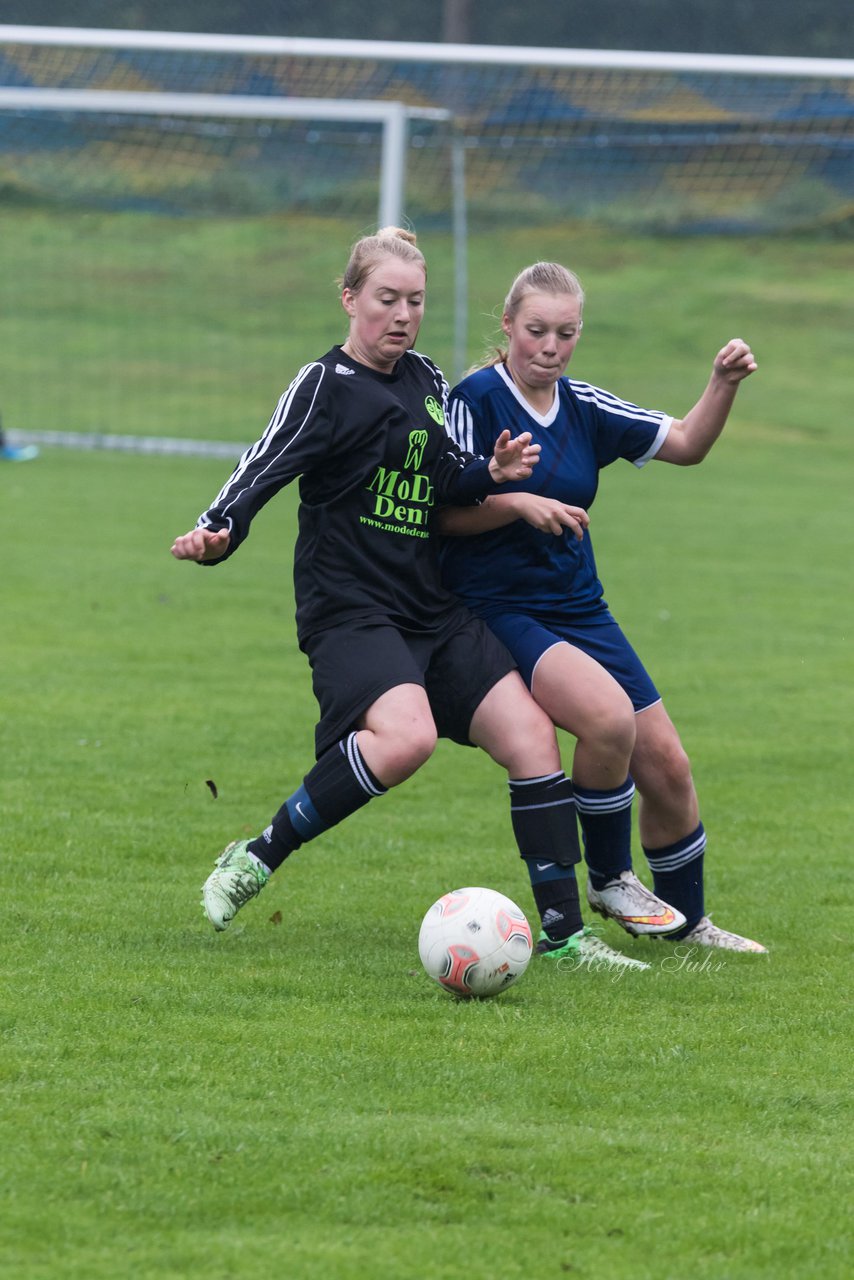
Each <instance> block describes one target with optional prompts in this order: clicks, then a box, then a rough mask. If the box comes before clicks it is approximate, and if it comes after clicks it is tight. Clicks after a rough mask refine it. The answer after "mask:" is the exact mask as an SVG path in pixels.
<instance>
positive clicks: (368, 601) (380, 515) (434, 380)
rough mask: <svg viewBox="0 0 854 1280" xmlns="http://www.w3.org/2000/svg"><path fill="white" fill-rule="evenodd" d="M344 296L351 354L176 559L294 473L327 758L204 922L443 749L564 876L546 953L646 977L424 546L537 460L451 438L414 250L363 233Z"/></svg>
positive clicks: (326, 371)
mask: <svg viewBox="0 0 854 1280" xmlns="http://www.w3.org/2000/svg"><path fill="white" fill-rule="evenodd" d="M342 285H343V287H342V291H341V302H342V305H343V307H344V310H345V312H346V313H347V316H348V318H349V335H348V337H347V340H346V341H345V342H344V343H343V345H341V346H336V347H333V348H332V350H331V351H329V352H328V353H327V354H326V355H324V356H322V357H321V358H320V359H319V360H315V361H313V362H311V363H310V364H308V365H306V366H305V367H304V368H302V369H301V370H300V372H299V373H298V374H297V376H296V378H295V379H294V381H293V382H292V383H291V385H290V387H289V388H288V389H287V391H286V392H285V394H284V395H283V396H282V398H281V400H280V401H279V404H278V407H277V408H276V411H275V413H274V414H273V417H272V420H271V421H270V424H269V426H268V427H267V430H266V431H265V433H264V435H263V436H262V437H261V439H260V440H258V441H257V443H256V444H254V445H253V446H252V447H251V448H250V449H248V450H247V451H246V453H245V454H244V455H243V457H242V458H241V459H240V461H239V463H238V465H237V467H236V469H235V471H234V472H233V474H232V476H231V477H230V479H229V480H228V481H227V482H226V484H225V486H224V487H223V489H222V490H221V492H220V493H219V495H218V496H217V497H216V499H215V500H214V502H213V503H212V505H211V506H210V508H209V509H208V510H207V511H206V512H204V513H203V515H202V516H201V517H200V518H199V521H198V523H197V525H196V527H195V528H194V529H192V530H190V532H189V533H186V534H184V535H183V536H182V537H179V538H177V539H176V540H175V543H174V545H173V547H172V554H173V555H174V556H176V558H178V559H181V560H195V561H198V562H200V563H202V564H219V563H221V562H222V561H223V560H225V559H226V558H227V557H228V556H230V555H232V554H233V553H234V551H236V550H237V548H238V547H239V546H240V544H241V543H242V542H243V541H244V539H245V538H246V536H247V534H248V532H249V526H250V523H251V521H252V519H253V517H254V516H255V515H256V514H257V513H258V511H260V510H261V508H262V507H263V506H264V505H265V503H266V502H268V501H269V500H270V499H271V498H272V497H273V496H274V495H275V494H276V493H277V492H278V490H279V489H281V488H282V487H283V486H284V485H286V484H288V483H289V482H290V481H291V480H294V479H296V478H297V477H300V499H301V504H300V509H299V536H298V539H297V545H296V551H295V556H294V585H295V594H296V605H297V613H296V621H297V635H298V639H299V643H300V647H301V648H302V649H303V651H304V652H305V653H306V654H307V656H308V659H309V662H310V664H311V667H312V677H313V682H314V690H315V694H316V696H317V699H318V702H319V704H320V721H319V723H318V725H317V730H316V735H315V746H316V756H317V761H316V763H315V764H314V766H313V767H312V768H311V769H310V770H309V772H308V773H307V774H306V776H305V778H304V779H303V782H302V784H301V785H300V786H299V787H298V788H297V789H296V790H295V791H294V792H293V794H292V795H291V796H289V797H288V799H287V800H286V801H285V803H284V804H283V805H282V806H281V808H280V809H279V811H278V812H277V813H276V814H275V816H274V817H273V819H272V821H271V822H270V824H269V825H268V826H267V828H266V829H265V830H264V831H263V832H262V833H261V834H259V835H258V836H257V837H256V838H254V839H250V840H238V841H235V842H233V843H232V844H230V845H229V846H228V847H227V848H226V850H225V851H224V853H223V854H221V855H220V857H219V858H218V859H217V863H216V866H215V868H214V870H213V872H212V873H211V875H210V876H209V877H208V879H207V881H206V882H205V885H204V888H203V906H204V909H205V913H206V915H207V917H208V919H209V920H210V922H211V923H212V924H213V926H214V928H216V929H225V928H227V926H228V925H229V924H230V922H231V920H232V919H233V918H234V915H235V914H236V912H237V911H238V910H239V909H240V907H241V906H243V904H244V903H245V902H247V901H248V900H249V899H250V898H252V897H254V896H255V895H256V894H257V893H258V892H260V890H261V889H262V888H263V887H264V885H265V884H266V883H267V880H268V879H269V877H270V874H271V873H272V872H273V871H275V870H276V868H277V867H279V866H280V865H281V864H282V863H283V862H284V861H285V860H286V859H287V858H288V857H289V856H290V854H292V853H293V852H294V851H295V850H296V849H297V848H299V846H300V845H302V844H304V843H306V842H307V841H309V840H312V839H314V838H315V837H316V836H318V835H320V834H321V833H322V832H323V831H326V830H328V829H329V828H330V827H332V826H334V825H335V824H336V823H338V822H340V821H342V819H344V818H346V817H348V816H349V815H350V814H351V813H353V812H355V810H357V809H359V808H361V807H362V806H363V805H364V804H366V803H367V802H368V801H369V800H371V799H372V798H373V797H375V796H379V795H382V794H383V793H384V792H385V791H386V790H387V789H388V788H389V787H394V786H396V785H397V784H398V783H400V782H403V781H404V780H405V779H406V778H408V777H410V776H411V774H413V773H414V772H415V770H416V769H418V768H419V767H420V766H421V765H422V764H423V763H424V762H425V761H426V760H427V758H428V757H429V756H430V754H431V753H432V751H433V749H434V746H435V744H436V739H437V736H445V737H450V738H452V739H454V740H456V741H458V742H461V743H471V744H475V745H478V746H481V747H483V749H484V750H485V751H487V752H488V753H489V754H490V755H491V756H492V757H493V759H495V760H496V761H497V762H498V763H500V764H501V765H503V766H504V767H505V768H506V769H507V771H508V774H509V778H510V801H511V818H512V823H513V830H514V833H515V836H516V839H517V843H518V845H519V850H520V853H521V855H522V857H523V858H524V859H525V861H526V863H527V864H529V865H534V864H535V863H537V862H539V863H543V862H548V863H549V864H550V865H554V866H558V867H560V868H561V874H560V876H559V877H556V878H555V880H554V881H553V882H549V883H548V884H547V885H546V886H545V887H540V886H535V900H536V902H537V906H538V908H539V910H540V913H541V916H543V917H544V928H547V929H548V931H549V932H548V941H549V944H558V945H559V946H560V947H561V948H562V949H563V950H565V951H566V953H567V954H568V955H570V956H572V957H573V958H574V959H575V960H576V961H577V962H579V963H588V964H589V963H594V962H595V963H597V964H602V965H603V966H605V965H608V966H614V967H632V968H645V967H648V966H646V965H644V964H643V963H642V962H640V961H636V960H632V959H631V958H630V957H627V956H623V955H620V953H618V952H615V951H613V950H612V949H611V948H609V947H607V945H606V944H605V943H604V942H602V940H601V939H599V938H597V937H595V935H593V934H592V932H591V931H590V930H588V929H585V928H584V927H583V925H582V920H581V913H580V906H579V902H578V891H577V886H576V884H575V877H574V869H573V864H574V863H575V862H577V861H578V860H579V859H580V850H579V847H578V836H577V831H576V824H575V813H574V807H573V800H572V790H571V786H570V784H569V782H568V780H567V779H566V778H565V777H564V775H563V773H562V771H561V767H560V755H559V752H558V747H557V741H556V736H555V732H554V726H553V724H552V722H551V721H550V720H549V717H548V716H547V715H546V714H545V712H543V711H542V710H541V709H540V708H539V707H538V706H537V704H536V703H535V701H534V700H533V698H531V696H530V694H529V693H528V691H527V689H526V688H525V686H524V684H523V682H522V680H521V678H520V676H519V673H518V672H517V671H516V670H515V666H514V662H513V659H512V658H511V656H510V655H509V653H508V652H507V650H506V649H505V647H504V646H503V645H502V644H501V643H500V642H499V641H498V640H497V639H496V638H495V637H494V636H493V635H492V633H491V632H490V631H489V629H488V628H487V627H486V626H485V625H484V624H483V623H482V622H481V621H480V620H479V619H477V618H475V617H474V616H473V615H472V614H471V613H470V612H469V610H468V609H466V608H464V607H463V606H462V605H461V604H460V603H459V601H457V600H456V599H455V598H454V597H453V596H452V595H451V594H450V593H449V592H448V591H447V589H446V588H445V587H444V586H443V585H442V582H441V579H440V575H439V569H438V560H437V556H436V553H435V547H434V542H435V539H431V531H430V514H431V510H432V508H433V507H434V505H435V504H447V503H460V504H466V503H469V502H476V501H477V500H479V499H480V498H482V497H484V496H486V495H488V494H490V493H495V492H497V490H498V489H499V487H500V486H501V485H503V484H504V483H506V482H508V481H513V480H522V479H524V478H526V477H527V476H528V475H530V472H531V469H532V467H533V466H534V465H535V463H536V461H537V457H538V454H539V446H536V445H533V446H532V445H531V443H530V436H529V435H527V434H523V435H522V436H520V437H518V438H516V439H511V438H510V433H509V432H506V431H505V432H500V433H499V435H498V437H497V439H496V441H495V445H494V448H493V447H490V450H489V454H490V455H491V456H488V457H487V456H484V457H474V456H473V455H471V454H470V453H464V452H462V451H461V450H460V449H459V448H458V447H457V446H456V445H455V444H453V442H452V441H451V440H449V438H448V436H447V434H446V432H445V429H444V423H445V409H446V406H447V385H446V383H445V381H444V379H443V377H442V374H441V372H440V371H439V370H438V369H437V368H436V366H435V365H434V364H432V363H431V361H429V360H428V359H426V358H425V357H424V356H421V355H418V354H417V353H416V352H415V351H414V350H412V348H413V344H414V342H415V339H416V337H417V334H418V329H419V326H420V323H421V318H422V314H423V310H424V296H425V287H426V268H425V264H424V258H423V256H422V254H421V252H420V250H419V249H417V247H416V246H415V242H414V236H412V235H411V234H410V233H408V232H405V231H401V230H400V229H398V228H385V229H383V230H382V231H380V232H379V233H378V234H377V235H376V236H367V237H364V238H363V239H362V240H360V241H359V242H358V243H357V244H356V245H355V247H354V249H353V252H352V254H351V257H350V261H349V263H348V266H347V270H346V272H345V274H344V277H343V282H342ZM577 532H578V533H579V534H580V528H578V529H577Z"/></svg>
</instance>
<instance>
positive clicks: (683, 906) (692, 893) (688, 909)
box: [644, 822, 706, 940]
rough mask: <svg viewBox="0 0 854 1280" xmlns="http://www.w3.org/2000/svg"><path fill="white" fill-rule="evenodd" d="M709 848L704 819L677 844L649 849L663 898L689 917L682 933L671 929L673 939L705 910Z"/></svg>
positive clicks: (680, 936)
mask: <svg viewBox="0 0 854 1280" xmlns="http://www.w3.org/2000/svg"><path fill="white" fill-rule="evenodd" d="M705 851H706V833H705V831H704V830H703V824H702V822H701V823H700V824H699V826H698V827H697V828H696V830H694V831H692V832H691V834H690V835H687V836H685V837H683V839H682V840H677V841H676V843H675V844H668V845H665V846H664V847H663V848H661V849H647V847H646V845H644V853H645V854H646V859H647V862H648V863H649V865H650V869H651V871H652V882H653V887H654V889H655V892H656V893H657V894H658V896H659V898H663V899H664V901H665V902H669V903H670V905H671V906H672V907H676V909H677V910H678V911H681V912H682V914H683V915H684V917H685V926H684V928H682V929H680V930H679V932H678V933H669V934H668V935H667V937H668V939H669V940H672V939H674V938H675V939H679V938H682V937H684V936H685V934H686V933H688V932H689V931H690V930H691V929H693V928H694V925H695V924H697V922H698V921H699V920H700V919H701V917H702V916H703V915H704V914H705V907H704V902H703V854H704V853H705Z"/></svg>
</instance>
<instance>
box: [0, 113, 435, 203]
mask: <svg viewBox="0 0 854 1280" xmlns="http://www.w3.org/2000/svg"><path fill="white" fill-rule="evenodd" d="M3 108H5V109H6V110H12V111H15V110H17V111H88V112H98V113H105V112H107V113H109V112H112V113H114V114H117V115H137V116H138V115H165V116H169V115H173V116H202V117H205V118H208V119H217V118H223V117H230V118H242V119H251V120H259V119H265V120H333V121H344V122H352V123H357V124H358V123H361V122H364V123H367V124H378V125H380V126H381V128H382V159H381V165H380V175H381V176H380V203H379V225H380V226H389V225H396V224H398V223H399V222H400V221H401V218H402V214H403V203H404V187H405V180H406V145H407V122H408V121H409V120H411V119H418V120H439V121H441V120H449V119H450V118H451V112H450V111H447V110H445V109H444V108H440V107H410V106H407V105H406V104H405V103H403V102H388V101H385V100H376V101H372V100H370V99H368V100H364V99H357V98H336V99H330V98H278V97H259V96H255V95H252V94H218V93H158V92H151V93H148V92H136V91H120V90H111V89H19V88H0V109H3Z"/></svg>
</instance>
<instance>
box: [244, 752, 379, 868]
mask: <svg viewBox="0 0 854 1280" xmlns="http://www.w3.org/2000/svg"><path fill="white" fill-rule="evenodd" d="M386 790H387V788H386V787H384V786H383V785H382V783H380V782H379V781H378V780H377V778H375V777H374V775H373V774H372V773H371V771H370V769H369V768H368V766H367V765H366V764H365V761H364V760H363V759H362V753H361V752H360V751H359V747H358V745H357V743H356V734H355V733H351V734H349V735H348V736H347V737H346V738H342V739H341V741H340V742H338V743H336V745H335V746H334V747H330V749H329V750H328V751H327V752H325V753H324V754H323V755H322V756H321V757H320V759H319V760H318V762H317V764H316V765H315V766H314V768H313V769H311V770H310V771H309V772H308V773H307V774H306V776H305V778H304V779H303V782H302V786H301V787H298V788H297V790H296V791H295V792H294V793H293V795H292V796H289V797H288V799H287V800H286V801H285V803H284V804H283V805H282V807H281V809H280V810H279V812H278V813H277V814H276V816H275V817H274V818H273V821H272V822H271V823H270V825H269V827H267V829H266V831H264V832H262V834H261V835H260V836H257V837H256V838H255V839H254V840H250V841H249V844H248V846H247V848H248V850H249V852H250V853H253V854H255V856H256V857H257V858H260V860H261V861H262V862H263V863H264V864H265V866H267V867H269V869H270V870H271V871H275V870H276V868H277V867H279V866H281V864H282V863H283V862H284V861H285V858H287V857H289V856H290V854H292V853H293V852H294V850H295V849H298V848H299V847H300V845H301V844H306V843H307V842H308V841H309V840H314V838H315V837H316V836H319V835H321V833H322V832H324V831H328V830H329V828H330V827H334V826H337V824H338V823H339V822H341V821H343V819H344V818H347V817H349V816H350V814H351V813H355V812H356V810H357V809H361V808H362V806H363V805H366V804H367V803H368V801H369V800H372V799H373V797H374V796H381V795H384V794H385V792H386Z"/></svg>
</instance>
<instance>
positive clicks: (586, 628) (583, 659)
mask: <svg viewBox="0 0 854 1280" xmlns="http://www.w3.org/2000/svg"><path fill="white" fill-rule="evenodd" d="M583 302H584V294H583V291H582V289H581V285H580V283H579V281H578V279H577V277H576V276H575V275H574V274H573V273H572V272H570V271H568V270H567V269H566V268H565V267H562V266H561V265H560V264H558V263H547V262H541V263H535V264H534V265H533V266H531V267H528V268H527V269H526V270H525V271H523V272H522V273H521V274H520V275H519V276H518V277H517V278H516V280H515V282H514V284H513V286H512V288H511V290H510V293H509V295H508V297H507V300H506V302H505V306H504V315H503V320H502V327H503V330H504V333H505V335H506V338H507V350H506V352H504V351H502V352H499V353H498V357H497V359H496V360H495V362H494V363H493V364H491V365H488V366H487V367H484V368H482V369H479V370H478V371H477V372H475V373H473V374H472V375H470V376H469V377H467V378H465V379H464V380H463V381H462V382H461V383H460V385H459V386H458V387H456V388H455V389H454V391H453V393H452V395H451V399H450V408H449V431H450V433H451V434H452V436H453V438H454V439H455V440H456V441H457V443H458V444H460V445H461V447H464V448H466V449H470V450H475V451H483V452H487V453H488V451H489V449H490V448H491V443H492V441H493V440H495V439H496V438H497V435H498V433H499V432H500V431H504V430H507V429H509V430H510V431H511V432H512V433H513V434H516V433H518V432H520V431H525V432H531V433H532V438H533V439H534V441H535V442H536V443H538V444H540V446H541V454H540V461H539V464H538V466H537V468H536V471H535V472H534V473H533V474H532V475H531V477H529V478H526V479H525V480H522V481H519V482H515V483H513V484H510V485H508V486H507V490H506V491H502V493H501V494H500V495H497V496H492V497H489V498H487V499H486V501H485V502H484V503H483V504H482V505H481V506H480V507H478V508H476V509H473V510H471V511H462V510H452V511H446V512H443V514H442V517H441V522H442V523H441V527H442V528H443V530H444V531H445V532H446V533H450V534H454V535H461V534H468V535H473V536H453V537H449V538H447V539H445V540H444V541H443V546H442V564H443V576H444V580H445V583H446V585H447V586H449V587H450V588H451V590H452V591H454V592H455V593H456V594H457V595H458V596H459V597H460V598H461V599H462V600H464V601H465V602H466V603H467V604H468V605H469V607H470V608H472V609H473V610H474V612H476V613H477V614H478V615H479V616H480V617H482V618H484V619H485V620H486V621H487V622H488V623H489V625H490V627H491V629H492V630H493V631H494V632H495V634H496V635H498V636H499V637H500V638H501V639H502V640H503V641H504V643H505V644H506V645H507V647H508V648H509V649H510V652H511V653H512V654H513V656H514V657H515V658H516V661H517V662H518V664H519V668H520V671H521V673H522V675H523V677H524V679H525V681H526V683H527V684H528V687H529V688H530V689H531V690H532V692H533V694H534V697H535V698H536V700H537V701H538V702H539V704H540V706H542V707H543V708H544V709H545V710H546V711H547V712H548V713H549V715H550V716H551V718H552V720H553V721H554V722H555V724H557V725H559V726H560V727H562V728H563V729H566V730H567V731H568V732H569V733H571V734H573V736H574V737H575V738H576V740H577V741H576V748H575V755H574V760H573V769H572V782H573V790H574V793H575V799H576V807H577V809H578V815H579V820H580V822H581V826H582V832H583V835H584V843H585V855H586V860H587V864H588V885H587V894H588V901H589V903H590V905H591V906H592V907H593V909H594V910H596V911H598V912H599V913H600V914H602V915H605V916H608V917H611V918H613V919H615V920H617V921H618V922H619V923H620V924H621V925H622V926H623V927H624V928H625V929H627V930H628V931H629V932H630V933H634V934H641V933H659V934H662V933H667V935H668V937H669V938H671V939H683V940H685V941H688V942H693V943H697V944H699V945H703V946H711V947H722V948H727V949H730V950H737V951H764V950H765V948H764V947H762V946H760V944H759V943H756V942H753V941H752V940H751V939H749V938H743V937H741V936H740V935H738V934H735V933H730V932H729V931H727V930H724V929H721V928H719V927H718V926H717V925H716V924H714V923H713V922H712V921H711V920H710V919H709V917H708V916H707V915H706V914H705V904H704V895H703V856H704V852H705V846H706V837H705V831H704V828H703V825H702V823H701V821H700V815H699V807H698V801H697V794H696V791H695V789H694V783H693V779H692V776H691V767H690V763H689V760H688V757H687V755H686V754H685V751H684V749H683V747H682V744H681V742H680V739H679V736H678V734H677V732H676V729H675V727H674V725H673V723H672V721H671V720H670V718H669V716H668V715H667V712H666V711H665V708H664V704H663V702H662V700H661V697H660V695H659V693H658V691H657V689H656V687H655V685H654V684H653V682H652V679H651V678H650V676H649V675H648V674H647V672H646V670H645V669H644V667H643V665H642V663H641V661H640V659H639V658H638V656H637V654H636V653H635V652H634V650H633V649H632V647H631V646H630V644H629V642H628V640H627V639H626V637H625V636H624V635H623V632H622V631H621V629H620V627H619V626H618V624H617V622H616V621H615V620H614V618H613V616H612V615H611V613H610V611H609V609H608V606H607V604H606V602H605V600H604V599H603V594H602V593H603V589H602V584H601V583H600V581H599V578H598V576H597V571H596V563H595V560H594V556H593V547H592V543H591V541H590V534H589V530H587V529H585V532H584V537H583V540H582V541H579V540H578V539H577V538H576V537H574V536H571V531H572V527H573V526H574V524H576V523H577V522H578V519H579V517H578V510H577V508H578V507H581V508H584V509H587V508H589V506H590V504H591V503H592V502H593V500H594V498H595V496H596V491H597V487H598V483H599V472H600V471H601V469H602V468H603V467H606V466H608V465H609V464H610V463H612V462H614V461H615V460H616V459H617V458H626V459H628V460H629V461H630V462H633V463H634V464H635V466H637V467H642V466H644V465H645V463H647V462H649V461H651V460H653V459H655V460H656V461H659V462H671V463H675V464H676V465H677V466H688V465H691V464H694V463H698V462H701V461H702V459H703V458H704V457H705V456H706V454H707V453H708V451H709V450H710V449H711V447H712V445H713V444H714V443H715V441H716V440H717V438H718V436H719V435H720V433H721V431H722V430H723V427H724V424H725V423H726V420H727V416H728V414H729V411H730V408H731V407H732V403H733V400H734V398H735V394H736V391H737V390H738V387H739V384H740V383H741V381H742V380H743V379H744V378H746V377H748V376H749V375H750V374H751V373H753V372H754V370H755V369H756V362H755V360H754V358H753V354H752V352H751V350H750V348H749V347H748V345H747V344H746V343H745V342H743V341H741V339H739V338H734V339H732V341H730V342H728V343H727V345H726V346H725V347H723V348H722V350H721V351H719V352H718V354H717V355H716V356H715V359H714V364H713V368H712V374H711V378H710V380H709V383H708V385H707V387H706V389H705V391H704V392H703V394H702V396H701V397H700V399H699V400H698V402H697V403H696V404H695V405H694V407H693V408H692V409H691V410H690V411H689V412H688V413H687V414H686V415H685V417H684V418H683V419H681V420H678V419H674V418H671V417H668V416H667V415H666V414H664V413H660V412H657V411H651V410H646V409H641V408H639V407H638V406H637V405H634V404H631V403H629V402H627V401H624V400H621V399H619V398H618V397H617V396H614V395H612V394H610V393H609V392H607V391H603V390H601V389H600V388H598V387H593V386H590V385H589V384H588V383H586V382H579V381H576V380H574V379H571V378H568V377H565V376H564V370H565V368H566V365H567V363H568V362H569V360H570V358H571V356H572V354H573V352H574V350H575V347H576V345H577V343H578V340H579V338H580V336H581V329H582V314H581V313H582V306H583ZM568 530H569V532H568ZM635 787H637V791H638V793H639V796H640V808H639V824H640V834H641V842H642V844H643V848H644V852H645V854H646V857H647V860H648V862H649V865H650V868H651V869H652V873H653V878H654V885H655V892H656V894H657V895H658V896H659V898H660V899H662V900H663V901H664V902H665V903H668V904H670V906H671V908H673V909H674V911H675V916H676V918H675V921H674V919H673V916H671V920H670V923H669V926H667V927H662V926H666V925H667V922H666V921H663V920H662V918H661V916H660V914H658V915H657V909H656V906H655V900H654V899H652V898H651V895H650V894H649V891H648V890H647V889H646V888H645V887H644V886H643V885H642V884H641V882H640V881H639V880H638V879H637V877H636V876H635V875H634V873H633V871H632V869H631V851H630V842H631V805H632V799H633V795H634V790H635ZM660 905H661V904H660V903H659V906H660ZM650 925H653V926H656V925H657V926H659V927H652V928H651V927H650Z"/></svg>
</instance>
